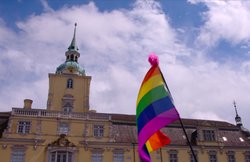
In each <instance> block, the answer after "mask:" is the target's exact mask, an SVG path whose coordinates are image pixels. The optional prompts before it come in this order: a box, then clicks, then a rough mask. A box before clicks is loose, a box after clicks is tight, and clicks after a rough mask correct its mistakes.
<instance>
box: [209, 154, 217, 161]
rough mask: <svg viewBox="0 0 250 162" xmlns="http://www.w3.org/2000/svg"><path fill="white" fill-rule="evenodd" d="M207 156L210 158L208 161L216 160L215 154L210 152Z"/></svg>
mask: <svg viewBox="0 0 250 162" xmlns="http://www.w3.org/2000/svg"><path fill="white" fill-rule="evenodd" d="M209 158H210V162H217V157H216V154H210V155H209Z"/></svg>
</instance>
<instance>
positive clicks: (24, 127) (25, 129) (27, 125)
mask: <svg viewBox="0 0 250 162" xmlns="http://www.w3.org/2000/svg"><path fill="white" fill-rule="evenodd" d="M30 129H31V121H24V120H21V121H18V126H17V133H19V134H28V133H30Z"/></svg>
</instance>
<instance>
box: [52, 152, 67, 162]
mask: <svg viewBox="0 0 250 162" xmlns="http://www.w3.org/2000/svg"><path fill="white" fill-rule="evenodd" d="M49 162H72V153H71V152H68V151H55V152H52V153H50V161H49Z"/></svg>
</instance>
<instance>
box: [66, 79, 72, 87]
mask: <svg viewBox="0 0 250 162" xmlns="http://www.w3.org/2000/svg"><path fill="white" fill-rule="evenodd" d="M67 88H73V79H68V81H67Z"/></svg>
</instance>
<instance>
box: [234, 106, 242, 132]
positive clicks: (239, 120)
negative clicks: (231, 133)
mask: <svg viewBox="0 0 250 162" xmlns="http://www.w3.org/2000/svg"><path fill="white" fill-rule="evenodd" d="M233 104H234V109H235V113H236V116H235V122H236V125H237V126H238V127H241V126H242V122H241V117H240V116H239V115H238V112H237V107H236V102H235V101H234V102H233Z"/></svg>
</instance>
